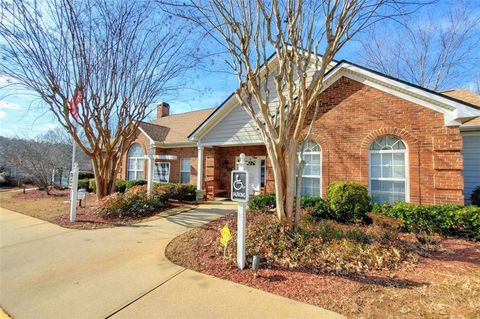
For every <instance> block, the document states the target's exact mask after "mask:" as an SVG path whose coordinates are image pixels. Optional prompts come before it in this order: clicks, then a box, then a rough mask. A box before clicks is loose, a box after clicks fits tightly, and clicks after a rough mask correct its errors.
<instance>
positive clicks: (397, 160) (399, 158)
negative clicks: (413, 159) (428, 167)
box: [393, 153, 405, 165]
mask: <svg viewBox="0 0 480 319" xmlns="http://www.w3.org/2000/svg"><path fill="white" fill-rule="evenodd" d="M393 165H405V153H395V154H393Z"/></svg>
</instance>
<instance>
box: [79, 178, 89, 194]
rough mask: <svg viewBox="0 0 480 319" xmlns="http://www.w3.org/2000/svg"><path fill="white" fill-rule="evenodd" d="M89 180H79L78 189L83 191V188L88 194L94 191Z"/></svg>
mask: <svg viewBox="0 0 480 319" xmlns="http://www.w3.org/2000/svg"><path fill="white" fill-rule="evenodd" d="M88 182H89V179H88V178H83V179H79V180H78V187H77V188H78V189H81V188H83V189H84V190H86V191H87V192H91V191H92V190H91V189H90V187H89V183H88Z"/></svg>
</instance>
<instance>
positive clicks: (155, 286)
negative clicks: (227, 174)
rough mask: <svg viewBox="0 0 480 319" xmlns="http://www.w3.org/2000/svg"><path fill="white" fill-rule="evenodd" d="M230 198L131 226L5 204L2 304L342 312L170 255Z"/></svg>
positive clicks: (292, 314)
mask: <svg viewBox="0 0 480 319" xmlns="http://www.w3.org/2000/svg"><path fill="white" fill-rule="evenodd" d="M234 208H235V206H234V205H232V204H231V203H228V202H216V203H208V204H202V205H200V206H199V207H198V208H197V209H194V210H191V211H189V212H185V213H182V214H179V215H175V216H170V217H167V218H160V219H156V220H152V221H148V222H145V223H141V224H136V225H133V226H127V227H116V228H107V229H97V230H73V229H66V228H62V227H59V226H57V225H53V224H50V223H48V222H45V221H42V220H39V219H36V218H32V217H29V216H26V215H23V214H19V213H15V212H12V211H9V210H6V209H3V208H0V239H1V241H0V263H1V271H0V305H1V306H2V307H3V308H4V309H5V311H6V312H8V313H9V314H10V315H11V316H12V317H13V318H20V319H21V318H196V319H197V318H339V317H341V316H340V315H338V314H336V313H333V312H330V311H327V310H324V309H322V308H318V307H314V306H311V305H307V304H304V303H300V302H296V301H293V300H290V299H286V298H283V297H280V296H276V295H273V294H270V293H266V292H263V291H260V290H257V289H253V288H250V287H245V286H242V285H239V284H235V283H232V282H229V281H225V280H222V279H218V278H214V277H211V276H208V275H204V274H200V273H196V272H193V271H190V270H187V269H185V268H182V267H179V266H177V265H174V264H172V263H171V262H170V261H168V260H167V259H166V257H165V255H164V251H165V247H166V245H167V244H168V243H169V242H170V241H171V240H172V239H173V238H174V237H176V236H177V235H179V234H181V233H183V232H185V231H186V230H188V229H190V228H193V227H198V226H200V225H202V224H204V223H207V222H208V221H210V220H212V219H214V218H216V217H219V216H221V215H224V214H225V213H227V212H230V211H232V210H233V209H234Z"/></svg>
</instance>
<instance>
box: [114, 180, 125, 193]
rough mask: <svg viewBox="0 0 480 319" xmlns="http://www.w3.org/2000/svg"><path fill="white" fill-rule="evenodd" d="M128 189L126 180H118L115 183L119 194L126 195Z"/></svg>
mask: <svg viewBox="0 0 480 319" xmlns="http://www.w3.org/2000/svg"><path fill="white" fill-rule="evenodd" d="M126 189H127V181H126V180H124V179H117V180H116V181H115V192H117V193H125V191H126Z"/></svg>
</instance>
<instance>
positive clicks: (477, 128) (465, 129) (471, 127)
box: [460, 125, 480, 132]
mask: <svg viewBox="0 0 480 319" xmlns="http://www.w3.org/2000/svg"><path fill="white" fill-rule="evenodd" d="M460 131H462V132H470V131H480V125H469V126H460Z"/></svg>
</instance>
